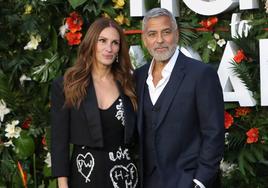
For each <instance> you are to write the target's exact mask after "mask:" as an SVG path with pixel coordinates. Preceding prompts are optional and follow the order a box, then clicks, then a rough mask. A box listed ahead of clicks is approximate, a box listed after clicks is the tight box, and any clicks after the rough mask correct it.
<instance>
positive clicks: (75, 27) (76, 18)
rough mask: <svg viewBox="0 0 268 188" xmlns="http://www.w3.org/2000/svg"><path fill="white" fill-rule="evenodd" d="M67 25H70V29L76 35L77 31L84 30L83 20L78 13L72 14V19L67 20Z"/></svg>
mask: <svg viewBox="0 0 268 188" xmlns="http://www.w3.org/2000/svg"><path fill="white" fill-rule="evenodd" d="M66 23H67V25H68V29H69V30H70V31H71V32H72V33H75V32H76V31H80V30H81V29H82V27H81V26H82V25H83V20H82V17H81V16H80V15H79V14H78V13H77V12H72V13H71V14H70V17H67V18H66Z"/></svg>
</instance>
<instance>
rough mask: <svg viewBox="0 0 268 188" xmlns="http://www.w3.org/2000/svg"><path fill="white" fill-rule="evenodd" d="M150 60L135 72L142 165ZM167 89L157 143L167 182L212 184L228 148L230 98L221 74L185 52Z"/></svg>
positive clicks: (168, 185)
mask: <svg viewBox="0 0 268 188" xmlns="http://www.w3.org/2000/svg"><path fill="white" fill-rule="evenodd" d="M149 66H150V64H146V65H144V66H143V67H141V68H139V69H137V70H136V72H135V77H136V82H137V95H138V119H137V126H138V127H137V128H138V132H139V142H140V144H141V147H140V153H141V168H142V166H143V144H142V143H143V142H144V126H145V125H144V124H143V98H144V88H145V87H147V84H146V79H147V76H148V69H149ZM164 90H167V92H166V93H167V94H166V95H165V98H164V99H163V103H162V105H161V106H160V108H159V111H158V121H157V122H156V124H155V125H154V128H153V131H154V138H153V139H154V140H153V144H154V146H153V147H154V149H155V151H156V162H157V168H158V169H159V172H160V175H161V178H162V181H163V182H164V185H165V188H192V186H193V179H197V180H199V181H200V182H202V183H203V184H204V185H205V186H206V188H209V187H210V185H211V183H212V182H213V179H214V177H215V175H216V174H217V172H218V169H219V162H220V160H221V159H222V156H223V151H224V102H223V96H222V88H221V85H220V82H219V79H218V75H217V73H216V71H215V70H214V69H213V68H212V67H211V66H209V65H206V64H204V63H202V62H199V61H197V60H194V59H191V58H189V57H186V56H185V55H184V54H183V53H182V52H180V53H179V56H178V59H177V61H176V64H175V66H174V69H173V71H172V74H171V77H170V80H169V82H168V84H167V85H166V87H165V88H164ZM142 174H143V171H142V172H141V176H142Z"/></svg>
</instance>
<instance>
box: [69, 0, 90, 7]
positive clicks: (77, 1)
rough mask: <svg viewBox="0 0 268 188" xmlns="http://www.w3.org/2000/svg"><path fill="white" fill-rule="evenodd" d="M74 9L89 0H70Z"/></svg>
mask: <svg viewBox="0 0 268 188" xmlns="http://www.w3.org/2000/svg"><path fill="white" fill-rule="evenodd" d="M68 1H69V3H70V4H71V6H72V7H73V9H76V8H77V7H78V6H80V5H82V4H84V3H85V2H86V1H87V0H68Z"/></svg>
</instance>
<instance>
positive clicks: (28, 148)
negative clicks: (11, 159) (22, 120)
mask: <svg viewBox="0 0 268 188" xmlns="http://www.w3.org/2000/svg"><path fill="white" fill-rule="evenodd" d="M14 145H15V152H16V154H17V157H18V158H19V159H27V158H28V157H30V156H31V155H32V154H33V153H34V149H35V145H34V140H33V138H32V137H31V136H29V135H27V133H26V132H24V131H22V132H21V135H20V137H19V138H17V139H15V140H14Z"/></svg>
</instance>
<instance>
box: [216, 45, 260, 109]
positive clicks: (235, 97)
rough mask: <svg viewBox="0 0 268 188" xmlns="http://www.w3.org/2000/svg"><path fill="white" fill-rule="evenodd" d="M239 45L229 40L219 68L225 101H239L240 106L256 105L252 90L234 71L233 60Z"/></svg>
mask: <svg viewBox="0 0 268 188" xmlns="http://www.w3.org/2000/svg"><path fill="white" fill-rule="evenodd" d="M237 49H238V47H237V46H236V45H235V43H234V42H231V41H228V42H227V44H226V47H225V50H224V53H223V56H222V59H221V63H220V66H219V69H218V75H219V78H220V82H221V86H222V89H223V97H224V101H225V102H239V104H240V106H255V104H256V101H255V99H254V98H253V97H252V92H251V91H249V90H248V89H247V87H246V86H245V84H243V82H242V81H241V79H240V78H238V77H237V76H236V75H235V74H234V72H233V65H232V64H231V61H232V59H233V57H234V56H235V54H236V52H237Z"/></svg>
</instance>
